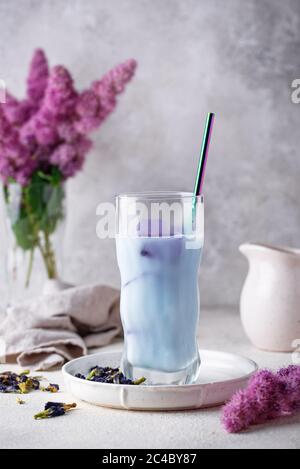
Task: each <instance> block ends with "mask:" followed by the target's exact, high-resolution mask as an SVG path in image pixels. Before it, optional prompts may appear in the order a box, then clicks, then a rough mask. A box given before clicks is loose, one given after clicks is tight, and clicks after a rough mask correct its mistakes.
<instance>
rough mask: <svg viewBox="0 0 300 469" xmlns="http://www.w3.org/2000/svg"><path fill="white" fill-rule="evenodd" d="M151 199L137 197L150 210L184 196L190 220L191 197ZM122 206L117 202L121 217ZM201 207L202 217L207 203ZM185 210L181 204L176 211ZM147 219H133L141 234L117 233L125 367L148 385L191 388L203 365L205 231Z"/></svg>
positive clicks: (126, 370)
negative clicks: (201, 290)
mask: <svg viewBox="0 0 300 469" xmlns="http://www.w3.org/2000/svg"><path fill="white" fill-rule="evenodd" d="M153 194H154V195H153ZM153 194H152V195H151V197H153V198H152V199H151V200H150V201H149V200H148V199H149V198H150V196H149V195H147V194H139V195H135V196H134V197H135V199H136V197H137V196H138V197H139V199H141V198H142V199H143V202H144V203H145V205H146V206H147V207H149V206H150V205H151V204H152V203H160V202H161V199H163V200H164V201H165V200H168V204H167V205H168V206H170V204H174V203H177V202H175V198H179V200H180V201H181V199H182V198H184V197H185V200H184V203H185V206H186V208H187V210H189V214H188V219H189V220H190V219H191V214H192V199H191V195H190V194H187V195H185V194H178V193H167V194H165V193H153ZM161 194H162V195H161ZM121 197H122V196H121ZM123 197H125V196H123ZM126 197H131V196H130V195H128V196H126ZM132 197H133V196H132ZM145 198H146V199H147V200H146V201H145V200H144V199H145ZM153 200H156V202H153ZM157 200H158V202H157ZM122 202H124V201H121V202H120V201H119V203H118V210H119V212H120V210H122ZM127 202H128V200H127ZM134 203H135V204H136V200H135V201H134ZM139 203H141V201H140V202H139ZM197 204H199V205H198V207H199V208H200V209H201V210H202V212H203V199H202V198H200V201H199V200H198V201H197ZM183 205H184V204H183V203H182V201H181V203H179V204H178V207H181V208H182V207H183ZM124 210H128V204H127V209H125V207H124V203H123V211H124ZM167 212H168V210H167ZM169 213H170V211H169ZM171 215H172V213H171ZM118 216H119V217H120V216H121V217H122V214H118ZM156 216H157V215H156ZM144 217H145V213H142V214H141V220H140V222H139V223H138V224H137V223H136V221H137V220H135V223H136V226H137V229H135V230H133V232H132V231H131V233H128V232H127V234H125V235H122V233H119V234H118V236H117V238H116V246H117V259H118V264H119V269H120V273H121V318H122V323H123V328H124V336H125V344H124V352H123V358H122V365H121V366H122V369H123V371H124V373H125V374H126V376H128V377H130V378H136V377H140V376H145V377H146V378H147V381H146V383H148V384H184V383H190V382H193V381H194V380H195V379H196V377H197V375H198V371H199V366H200V357H199V352H198V344H197V326H198V318H199V294H198V269H199V264H200V259H201V253H202V246H203V230H201V229H199V226H198V230H199V232H197V231H196V229H195V228H194V229H193V227H188V226H187V225H188V223H184V220H183V223H182V224H181V225H180V224H178V223H179V222H178V220H177V221H174V216H173V219H172V220H171V222H170V223H169V224H167V226H168V228H169V229H166V228H165V227H164V226H163V222H164V220H163V217H166V213H163V212H162V218H160V219H159V220H157V219H151V216H149V214H148V217H147V219H146V220H145V218H144ZM151 221H152V224H151ZM200 224H201V221H200ZM150 225H151V226H150ZM202 225H203V224H202ZM119 226H120V225H119ZM202 228H203V226H202ZM185 231H187V233H185ZM123 234H124V233H123Z"/></svg>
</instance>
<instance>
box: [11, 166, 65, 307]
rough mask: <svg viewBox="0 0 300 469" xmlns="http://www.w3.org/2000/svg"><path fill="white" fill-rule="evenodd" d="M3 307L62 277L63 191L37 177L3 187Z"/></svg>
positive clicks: (62, 186)
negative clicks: (26, 181) (4, 266)
mask: <svg viewBox="0 0 300 469" xmlns="http://www.w3.org/2000/svg"><path fill="white" fill-rule="evenodd" d="M2 192H3V209H4V210H3V212H4V216H5V218H6V224H5V226H6V234H5V237H4V238H5V242H4V243H3V245H2V246H3V248H4V257H5V264H6V281H5V283H6V284H7V287H8V288H7V295H6V303H8V304H12V303H16V302H20V301H23V300H25V299H28V298H32V297H34V296H38V295H40V294H41V293H43V291H44V290H45V288H46V287H47V285H48V287H49V282H50V283H51V282H54V283H55V282H59V281H60V279H61V276H62V258H63V238H64V225H65V223H64V222H65V187H64V184H63V183H62V182H58V183H57V184H53V181H51V182H48V181H47V180H46V179H45V178H44V177H42V176H39V175H36V176H35V177H34V178H33V179H32V180H31V181H30V183H29V184H28V185H27V186H21V185H20V184H18V183H15V182H11V183H8V184H7V185H5V186H3V191H2Z"/></svg>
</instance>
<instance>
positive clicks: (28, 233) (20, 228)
mask: <svg viewBox="0 0 300 469" xmlns="http://www.w3.org/2000/svg"><path fill="white" fill-rule="evenodd" d="M12 229H13V232H14V234H15V237H16V241H17V244H18V246H20V247H21V248H22V249H24V250H25V251H26V250H28V249H34V247H35V246H36V237H35V235H34V233H33V231H32V225H31V223H30V222H29V220H28V218H26V217H23V218H19V219H18V220H17V221H16V222H15V223H14V224H13V226H12Z"/></svg>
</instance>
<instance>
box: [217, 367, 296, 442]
mask: <svg viewBox="0 0 300 469" xmlns="http://www.w3.org/2000/svg"><path fill="white" fill-rule="evenodd" d="M297 412H300V366H296V365H291V366H289V367H287V368H282V369H280V370H279V371H278V372H277V373H273V372H271V371H268V370H260V371H258V372H257V373H256V374H255V375H254V376H253V377H252V378H251V379H250V381H249V384H248V386H247V388H246V389H244V390H242V391H238V392H237V393H236V394H234V396H233V397H232V398H231V400H230V401H229V403H228V404H226V406H225V407H224V409H223V415H222V423H223V425H224V427H225V429H226V430H227V432H229V433H238V432H241V431H242V430H246V429H247V428H248V427H250V426H251V425H256V424H260V423H264V422H266V421H268V420H272V419H275V418H279V417H284V416H291V415H294V414H296V413H297Z"/></svg>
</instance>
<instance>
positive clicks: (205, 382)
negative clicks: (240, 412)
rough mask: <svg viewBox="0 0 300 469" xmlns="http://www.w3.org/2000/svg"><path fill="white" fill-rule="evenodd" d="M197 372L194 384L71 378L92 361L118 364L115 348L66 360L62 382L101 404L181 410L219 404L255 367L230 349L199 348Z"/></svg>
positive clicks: (76, 394) (70, 388) (101, 363)
mask: <svg viewBox="0 0 300 469" xmlns="http://www.w3.org/2000/svg"><path fill="white" fill-rule="evenodd" d="M200 356H201V361H202V362H201V369H200V376H199V378H198V380H197V382H196V383H195V384H186V385H182V386H178V385H172V386H147V385H139V386H133V385H120V384H105V383H96V382H93V381H85V380H83V379H80V378H75V376H74V375H75V374H76V373H82V374H87V373H88V371H89V370H90V368H92V367H93V366H95V365H98V366H111V367H118V366H119V364H120V359H121V354H120V353H119V352H102V353H97V354H94V355H87V356H85V357H82V358H77V359H76V360H72V361H70V362H69V363H66V364H65V365H64V366H63V368H62V372H63V375H64V380H65V383H66V386H67V387H68V389H69V391H70V392H71V394H73V395H74V396H75V397H77V398H78V399H81V400H83V401H86V402H89V403H91V404H95V405H100V406H104V407H113V408H117V409H127V410H183V409H198V408H202V407H210V406H215V405H220V404H223V403H224V402H225V401H227V400H228V399H230V397H231V396H232V394H233V393H234V392H235V391H237V390H238V389H241V388H242V387H244V386H245V385H246V384H247V381H248V379H249V378H250V376H251V375H252V374H253V373H254V372H255V371H256V370H257V365H256V363H255V362H253V361H252V360H249V359H247V358H243V357H240V356H238V355H233V354H231V353H224V352H216V351H211V350H200Z"/></svg>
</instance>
